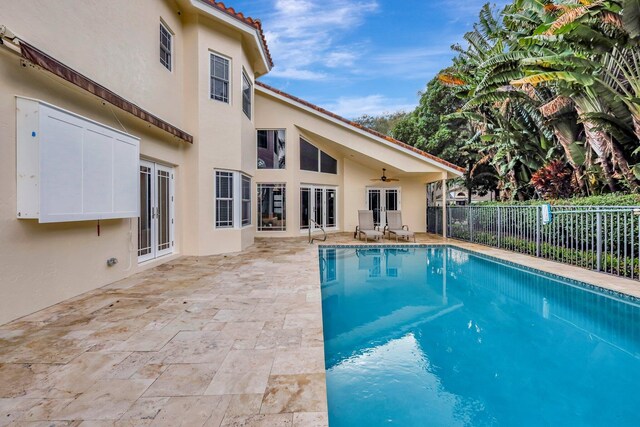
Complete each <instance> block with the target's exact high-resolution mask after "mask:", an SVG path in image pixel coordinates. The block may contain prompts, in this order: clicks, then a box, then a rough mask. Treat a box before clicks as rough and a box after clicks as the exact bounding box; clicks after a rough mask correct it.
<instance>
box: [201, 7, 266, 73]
mask: <svg viewBox="0 0 640 427" xmlns="http://www.w3.org/2000/svg"><path fill="white" fill-rule="evenodd" d="M202 1H203V2H205V3H207V4H209V5H210V6H213V7H215V8H216V9H218V10H219V11H221V12H224V13H226V14H227V15H229V16H231V17H232V18H235V19H237V20H238V21H240V22H244V23H245V24H247V25H250V26H252V27H254V28H255V29H256V30H258V34H260V38H262V45H263V46H264V50H265V52H266V54H267V60H268V61H269V65H270V66H271V67H273V59H271V52H269V46H268V45H267V39H266V37H265V36H264V31H262V23H261V22H260V20H259V19H253V18H251V17H250V16H244V14H243V13H242V12H236V10H235V9H234V8H232V7H229V6H226V5H225V4H224V3H223V2H221V1H215V0H202Z"/></svg>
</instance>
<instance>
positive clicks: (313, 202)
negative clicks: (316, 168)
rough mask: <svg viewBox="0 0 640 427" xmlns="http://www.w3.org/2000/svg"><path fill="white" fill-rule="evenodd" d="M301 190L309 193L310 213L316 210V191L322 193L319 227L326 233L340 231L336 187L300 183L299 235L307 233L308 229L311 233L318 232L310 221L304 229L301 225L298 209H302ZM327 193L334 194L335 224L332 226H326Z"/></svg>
mask: <svg viewBox="0 0 640 427" xmlns="http://www.w3.org/2000/svg"><path fill="white" fill-rule="evenodd" d="M302 190H307V191H309V209H310V210H311V211H312V212H315V209H316V208H317V206H316V197H315V195H316V190H320V191H322V200H323V206H322V224H320V226H321V227H323V228H324V229H325V230H327V231H336V230H339V229H340V223H339V218H340V217H339V214H338V213H339V209H340V206H339V205H338V200H339V199H338V187H337V186H335V185H318V184H305V183H301V184H300V192H299V194H300V205H299V206H298V222H299V224H298V226H299V228H300V233H308V232H309V227H311V231H312V232H314V231H318V230H320V229H319V228H318V227H317V226H315V225H313V224H311V221H309V226H307V227H304V226H303V225H302V221H301V219H302V218H301V217H300V209H302ZM329 191H333V192H334V198H335V199H334V215H335V224H334V225H333V226H331V227H330V226H327V225H326V224H327V198H328V192H329Z"/></svg>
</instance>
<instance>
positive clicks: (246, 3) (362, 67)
mask: <svg viewBox="0 0 640 427" xmlns="http://www.w3.org/2000/svg"><path fill="white" fill-rule="evenodd" d="M484 3H485V1H483V0H230V1H227V2H226V4H227V5H229V6H232V7H234V8H235V9H236V10H239V11H242V12H243V13H245V14H246V15H249V16H252V17H253V18H259V19H261V20H262V24H263V29H264V30H265V34H266V37H267V41H268V44H269V48H270V50H271V54H272V56H273V60H274V62H275V67H274V69H273V70H272V71H271V72H270V73H269V74H268V75H266V76H264V77H262V78H261V80H262V81H263V82H265V83H267V84H269V85H272V86H275V87H277V88H279V89H281V90H284V91H285V92H288V93H291V94H293V95H296V96H298V97H300V98H303V99H305V100H307V101H310V102H313V103H314V104H318V105H320V106H322V107H324V108H327V109H329V110H331V111H333V112H335V113H337V114H340V115H343V116H345V117H348V118H354V117H358V116H360V115H362V114H370V115H376V114H381V113H385V112H393V111H398V110H405V111H410V110H412V109H413V108H414V107H415V105H416V104H417V102H418V91H420V90H422V89H424V87H425V85H426V83H427V82H428V81H429V80H430V79H431V78H433V77H434V76H435V75H436V73H437V72H438V71H439V70H440V69H442V68H444V67H446V66H447V65H449V64H450V60H451V57H452V56H453V53H452V52H451V49H450V46H451V45H452V44H453V43H457V42H461V41H462V36H463V35H464V33H465V32H466V31H469V29H471V26H472V25H473V23H474V22H475V20H476V18H477V16H478V12H479V10H480V8H481V7H482V5H483V4H484ZM492 3H497V4H498V5H500V6H502V5H504V4H506V3H507V1H506V0H494V1H492Z"/></svg>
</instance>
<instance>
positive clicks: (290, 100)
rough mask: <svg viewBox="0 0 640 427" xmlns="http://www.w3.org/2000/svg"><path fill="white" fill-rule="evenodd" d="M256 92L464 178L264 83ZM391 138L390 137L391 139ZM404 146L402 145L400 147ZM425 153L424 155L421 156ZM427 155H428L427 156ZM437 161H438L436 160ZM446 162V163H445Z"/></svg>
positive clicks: (459, 170) (455, 168) (433, 160)
mask: <svg viewBox="0 0 640 427" xmlns="http://www.w3.org/2000/svg"><path fill="white" fill-rule="evenodd" d="M255 88H256V90H257V91H258V92H263V93H265V94H268V95H269V96H272V97H274V98H276V99H279V100H281V101H283V102H286V103H288V104H292V105H295V106H296V107H297V108H300V109H302V110H304V111H307V112H309V113H312V114H314V115H316V116H319V117H322V118H323V119H325V120H329V121H330V122H332V123H335V124H338V125H340V126H342V127H344V128H347V129H349V130H351V131H353V132H356V133H358V134H360V135H362V136H365V137H367V138H370V139H373V140H375V141H377V142H380V143H382V144H384V145H386V146H388V147H390V148H393V149H396V150H399V151H402V152H404V153H406V154H408V155H410V156H412V157H415V158H417V159H420V160H422V161H424V162H426V163H429V164H430V165H433V166H436V167H438V168H440V169H442V170H443V171H446V172H447V173H448V174H452V175H454V176H456V177H459V176H462V175H463V174H464V170H463V169H462V168H460V167H458V166H455V165H452V164H448V163H449V162H445V160H442V159H439V158H432V157H436V156H433V155H430V154H428V153H425V152H423V151H421V150H417V149H413V147H412V148H408V146H407V144H405V143H403V142H402V141H397V142H391V141H389V140H388V139H387V138H383V137H381V136H379V135H377V132H375V131H373V130H371V129H367V128H364V127H358V126H354V125H352V124H350V123H349V120H347V119H344V118H339V116H337V115H335V114H327V113H328V112H325V110H324V109H321V108H320V107H317V108H313V107H311V106H310V105H307V103H303V102H300V101H298V100H296V99H293V97H292V96H285V95H283V92H282V91H276V90H274V88H271V87H269V86H267V85H265V84H264V83H262V82H259V81H256V86H255ZM389 138H390V137H389ZM399 144H402V145H399ZM414 150H417V151H414ZM421 153H424V154H421ZM425 154H426V155H425ZM436 159H437V160H436ZM443 162H444V163H443Z"/></svg>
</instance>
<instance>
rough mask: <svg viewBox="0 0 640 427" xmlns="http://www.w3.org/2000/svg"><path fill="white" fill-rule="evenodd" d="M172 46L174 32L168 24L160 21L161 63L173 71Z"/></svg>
mask: <svg viewBox="0 0 640 427" xmlns="http://www.w3.org/2000/svg"><path fill="white" fill-rule="evenodd" d="M172 46H173V34H171V31H169V28H167V26H166V25H164V24H163V23H162V22H161V23H160V63H161V64H162V65H164V66H165V68H166V69H167V70H169V71H171V68H172V63H171V61H172V54H173V51H172Z"/></svg>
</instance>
